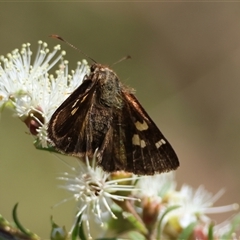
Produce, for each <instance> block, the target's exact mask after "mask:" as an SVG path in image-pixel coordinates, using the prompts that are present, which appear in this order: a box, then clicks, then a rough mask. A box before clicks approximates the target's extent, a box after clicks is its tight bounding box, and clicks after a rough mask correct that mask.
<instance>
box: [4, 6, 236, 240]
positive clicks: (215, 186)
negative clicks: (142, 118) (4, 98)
mask: <svg viewBox="0 0 240 240" xmlns="http://www.w3.org/2000/svg"><path fill="white" fill-rule="evenodd" d="M0 31H1V38H0V54H1V55H6V54H7V53H8V52H10V51H12V50H13V49H15V48H20V47H21V45H22V43H26V42H30V43H31V45H32V47H31V49H32V50H33V51H34V52H35V51H36V49H37V41H38V40H40V39H41V40H43V41H47V43H48V44H49V47H50V49H52V47H53V46H55V45H56V44H61V45H62V49H65V50H66V51H67V56H66V59H68V60H69V61H70V68H72V69H75V67H76V62H77V61H78V60H81V59H82V58H83V56H82V55H81V54H79V53H78V52H77V51H75V50H74V49H71V48H69V47H68V46H67V45H65V44H62V43H60V42H57V41H56V40H54V39H50V38H49V37H48V35H50V34H54V33H55V34H59V35H61V36H62V37H64V38H65V39H66V40H68V41H70V42H71V43H72V44H74V45H75V46H77V47H78V48H80V49H81V50H82V51H84V52H85V53H86V54H87V55H89V56H91V57H92V58H94V59H95V60H96V61H98V62H99V63H105V64H112V63H114V62H116V61H117V60H119V59H120V58H122V57H124V56H126V55H128V54H130V55H131V56H132V60H130V61H124V62H122V63H120V64H117V65H114V66H113V68H114V70H115V71H116V72H117V73H118V75H119V77H120V78H121V80H122V81H123V82H124V83H126V84H127V85H130V86H131V87H133V88H135V89H136V90H137V97H138V99H139V100H140V102H141V103H142V105H143V106H144V107H145V109H146V110H147V112H148V113H149V114H150V116H151V117H152V118H153V120H154V121H155V122H156V124H157V125H158V126H159V128H160V129H161V131H162V132H163V133H164V135H165V136H166V138H167V139H168V140H169V141H170V142H171V144H172V145H173V147H174V149H175V150H176V152H177V154H178V156H179V159H180V162H181V166H180V168H179V169H178V170H177V180H178V186H179V187H180V186H181V184H183V183H187V184H190V185H191V186H193V187H198V186H199V185H201V184H203V185H205V187H206V188H207V189H208V190H209V191H211V192H213V193H216V192H217V191H218V190H219V189H221V188H225V189H226V190H227V192H226V194H225V195H224V196H223V197H222V198H221V199H220V200H219V201H218V202H217V204H216V205H224V204H230V203H234V202H238V203H240V191H239V190H240V174H239V169H240V161H239V159H240V110H239V102H240V94H239V92H240V3H230V2H225V3H223V2H219V3H216V2H215V3H214V2H212V3H210V2H209V3H203V2H202V3H201V2H198V3H183V2H182V3H181V2H160V3H140V2H138V3H117V2H112V3H99V2H98V3H97V2H91V3H83V2H82V3H81V2H79V3H74V2H65V3H57V2H51V3H50V2H49V3H46V2H45V3H44V2H42V3H41V2H32V3H23V2H22V3H20V2H15V3H10V2H8V3H3V2H2V3H0ZM26 132H27V128H26V127H25V125H24V124H22V123H21V122H20V121H19V120H18V119H17V118H13V117H12V113H11V112H10V111H6V110H5V111H4V112H3V113H2V114H1V121H0V213H1V214H3V215H4V216H5V217H6V218H8V219H9V220H11V210H12V208H13V205H14V204H15V203H16V202H19V203H20V205H19V211H18V213H19V218H20V219H21V221H22V223H23V224H24V226H26V227H28V228H30V229H31V230H33V231H34V232H36V233H37V234H39V235H40V236H42V237H44V238H48V237H49V231H50V224H49V219H50V215H53V217H54V219H55V220H56V221H57V222H58V223H59V224H60V225H66V226H67V227H70V226H71V224H72V220H73V216H74V213H75V208H74V207H75V202H73V201H72V202H68V203H66V204H63V205H60V206H59V207H56V208H52V206H53V205H54V204H56V203H58V202H60V201H61V200H62V199H63V198H66V197H68V196H69V195H68V194H67V193H66V192H64V190H61V189H58V188H57V185H58V184H60V182H59V181H57V180H56V177H57V176H58V173H59V172H63V171H66V170H68V169H67V167H66V166H65V165H64V164H62V163H61V161H59V160H58V159H57V158H56V156H54V155H53V154H50V153H48V152H43V151H37V150H35V149H34V147H33V145H32V141H33V139H32V137H31V136H30V135H29V134H27V133H26ZM67 161H68V162H69V163H70V164H71V163H72V162H73V161H74V160H73V159H69V160H67ZM229 215H231V214H227V215H226V214H225V215H221V216H217V215H216V216H213V218H214V219H217V220H218V221H222V220H224V219H226V217H227V216H229Z"/></svg>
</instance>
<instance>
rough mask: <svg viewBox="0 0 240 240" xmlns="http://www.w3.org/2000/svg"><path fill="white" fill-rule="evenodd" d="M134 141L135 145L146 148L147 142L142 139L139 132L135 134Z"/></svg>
mask: <svg viewBox="0 0 240 240" xmlns="http://www.w3.org/2000/svg"><path fill="white" fill-rule="evenodd" d="M132 143H133V145H138V146H140V147H141V148H145V147H146V142H145V141H144V140H141V139H140V138H139V136H138V135H137V134H134V135H133V137H132Z"/></svg>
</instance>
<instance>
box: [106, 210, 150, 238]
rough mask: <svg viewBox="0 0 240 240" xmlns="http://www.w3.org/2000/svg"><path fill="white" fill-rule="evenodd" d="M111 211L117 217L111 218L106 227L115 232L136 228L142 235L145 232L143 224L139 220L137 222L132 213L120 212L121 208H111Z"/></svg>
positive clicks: (119, 232)
mask: <svg viewBox="0 0 240 240" xmlns="http://www.w3.org/2000/svg"><path fill="white" fill-rule="evenodd" d="M113 213H114V215H115V216H116V217H117V219H113V218H111V219H110V220H109V222H108V227H109V229H111V230H113V231H114V232H116V233H117V234H121V233H124V232H128V231H131V230H133V231H134V230H137V231H138V232H140V233H142V234H143V235H145V234H146V233H147V229H146V228H145V226H144V225H143V224H142V223H141V222H139V221H138V220H137V219H136V218H135V217H134V216H133V215H132V214H130V213H127V212H122V210H121V209H113Z"/></svg>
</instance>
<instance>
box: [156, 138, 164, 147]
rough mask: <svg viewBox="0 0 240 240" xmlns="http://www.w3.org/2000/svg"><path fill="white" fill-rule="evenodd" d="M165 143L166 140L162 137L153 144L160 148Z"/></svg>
mask: <svg viewBox="0 0 240 240" xmlns="http://www.w3.org/2000/svg"><path fill="white" fill-rule="evenodd" d="M165 143H166V141H165V140H164V139H161V140H160V141H158V142H156V143H155V146H156V148H160V147H161V146H162V145H163V144H165Z"/></svg>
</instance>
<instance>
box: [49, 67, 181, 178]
mask: <svg viewBox="0 0 240 240" xmlns="http://www.w3.org/2000/svg"><path fill="white" fill-rule="evenodd" d="M48 136H49V139H50V140H51V141H52V142H53V143H54V145H55V147H56V149H58V150H59V151H61V152H64V153H66V154H70V155H73V156H77V157H83V156H89V157H92V156H93V153H94V152H95V150H96V149H98V152H97V163H98V165H99V166H101V167H102V168H103V169H104V170H105V171H107V172H113V171H117V170H125V171H128V172H133V173H135V174H142V175H145V174H148V175H152V174H154V173H161V172H166V171H170V170H173V169H176V168H177V167H178V166H179V162H178V158H177V156H176V153H175V152H174V150H173V148H172V147H171V145H170V144H169V142H168V141H167V140H166V138H165V137H164V136H163V134H162V133H161V132H160V130H159V129H158V128H157V126H156V125H155V123H154V122H153V121H152V120H151V118H150V117H149V116H148V114H147V113H146V111H145V110H144V109H143V107H142V106H141V104H140V103H139V102H138V100H137V99H136V97H135V96H134V95H133V94H132V91H131V90H130V89H128V88H127V87H125V86H123V85H122V84H121V83H120V82H119V79H118V77H117V75H116V74H115V73H114V72H113V71H112V70H111V69H109V68H108V67H106V66H103V65H100V64H94V65H92V67H91V73H90V75H89V76H86V80H85V81H84V82H83V83H82V85H81V86H80V87H78V88H77V89H76V90H75V91H74V92H73V93H72V94H71V95H70V96H69V98H67V99H66V100H65V101H64V102H63V103H62V105H61V106H60V107H59V108H58V109H57V110H56V111H55V113H54V114H53V116H52V118H51V120H50V123H49V127H48Z"/></svg>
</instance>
